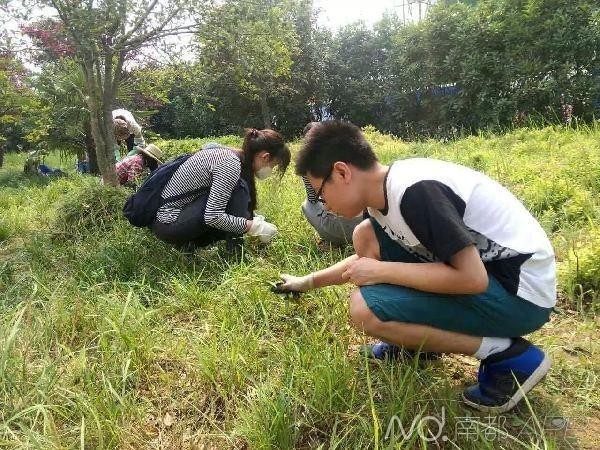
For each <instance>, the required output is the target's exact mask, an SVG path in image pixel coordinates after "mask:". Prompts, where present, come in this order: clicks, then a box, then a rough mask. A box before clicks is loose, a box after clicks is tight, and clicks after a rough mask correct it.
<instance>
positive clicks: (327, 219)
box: [302, 122, 364, 250]
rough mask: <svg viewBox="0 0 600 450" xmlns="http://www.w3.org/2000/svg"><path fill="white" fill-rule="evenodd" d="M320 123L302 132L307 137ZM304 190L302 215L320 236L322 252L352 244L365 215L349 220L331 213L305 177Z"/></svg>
mask: <svg viewBox="0 0 600 450" xmlns="http://www.w3.org/2000/svg"><path fill="white" fill-rule="evenodd" d="M318 123H319V122H309V123H308V124H307V125H306V126H305V127H304V130H303V132H302V134H303V135H304V136H305V137H306V135H307V133H309V132H310V130H311V128H312V127H313V126H315V125H317V124H318ZM302 181H303V182H304V188H305V189H306V200H304V202H303V203H302V213H303V214H304V217H306V220H308V223H310V224H311V226H312V227H313V228H314V229H315V230H316V232H317V233H318V234H319V237H320V239H321V240H320V241H319V243H318V246H319V248H320V249H322V250H327V249H329V247H330V246H336V247H337V246H343V245H346V244H348V243H352V233H353V231H354V228H355V227H356V225H358V224H359V223H360V222H362V220H363V218H364V217H363V214H362V213H361V214H359V215H358V216H356V217H352V218H350V219H347V218H345V217H342V216H338V215H337V214H335V213H333V212H331V211H329V209H328V208H327V205H326V204H325V202H324V201H323V199H322V198H320V197H319V195H318V194H317V193H316V192H315V190H314V189H313V187H312V186H311V184H310V183H309V181H308V178H307V177H305V176H303V177H302Z"/></svg>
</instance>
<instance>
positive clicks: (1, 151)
mask: <svg viewBox="0 0 600 450" xmlns="http://www.w3.org/2000/svg"><path fill="white" fill-rule="evenodd" d="M3 164H4V145H2V144H0V167H2V165H3Z"/></svg>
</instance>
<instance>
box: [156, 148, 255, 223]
mask: <svg viewBox="0 0 600 450" xmlns="http://www.w3.org/2000/svg"><path fill="white" fill-rule="evenodd" d="M241 173H242V163H241V161H240V158H239V157H238V156H237V155H236V154H235V153H234V150H233V149H229V148H226V147H222V146H220V145H217V144H207V145H205V146H204V147H203V148H202V150H201V151H199V152H197V153H196V154H194V155H192V156H190V158H189V159H188V160H187V161H186V162H184V163H183V164H182V165H181V166H180V167H179V168H178V169H177V170H176V171H175V173H174V174H173V176H172V177H171V179H170V180H169V182H168V183H167V185H166V186H165V187H164V189H163V191H162V194H161V196H162V198H163V199H164V198H169V197H173V196H176V195H180V194H183V193H186V192H191V191H194V190H196V189H201V188H207V189H209V194H208V201H207V202H206V212H205V214H204V222H205V223H206V224H207V225H209V226H211V227H213V228H217V229H219V230H224V231H230V232H233V233H237V234H242V233H244V232H245V231H246V219H245V218H244V217H236V216H232V215H230V214H227V213H226V212H225V208H226V207H227V203H228V202H229V199H230V198H231V193H232V192H233V189H234V188H235V186H236V185H237V183H238V181H239V179H240V175H241ZM197 197H198V196H193V197H186V198H183V199H181V200H177V201H174V202H169V203H166V204H164V205H163V206H161V207H160V208H159V210H158V212H157V214H156V220H157V221H158V222H161V223H173V222H175V221H176V220H177V218H178V217H179V213H180V212H181V210H182V209H183V208H184V207H185V206H186V205H188V204H189V203H191V202H192V201H194V200H195V199H196V198H197Z"/></svg>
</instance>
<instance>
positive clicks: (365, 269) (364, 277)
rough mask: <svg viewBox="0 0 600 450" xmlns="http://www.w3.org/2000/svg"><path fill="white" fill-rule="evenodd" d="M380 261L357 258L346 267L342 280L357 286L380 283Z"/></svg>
mask: <svg viewBox="0 0 600 450" xmlns="http://www.w3.org/2000/svg"><path fill="white" fill-rule="evenodd" d="M380 264H381V261H378V260H376V259H373V258H359V259H357V260H355V261H352V262H351V263H350V264H348V267H346V270H345V271H344V273H343V274H342V278H343V279H344V280H346V281H349V282H350V283H353V284H355V285H357V286H368V285H371V284H377V283H381V280H380V278H379V277H380V276H381V266H380Z"/></svg>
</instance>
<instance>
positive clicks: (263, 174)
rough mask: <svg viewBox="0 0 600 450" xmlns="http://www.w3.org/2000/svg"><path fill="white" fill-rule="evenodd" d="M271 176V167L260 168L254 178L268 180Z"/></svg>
mask: <svg viewBox="0 0 600 450" xmlns="http://www.w3.org/2000/svg"><path fill="white" fill-rule="evenodd" d="M271 175H273V168H272V167H271V166H265V167H261V168H260V169H258V170H257V171H256V178H258V179H259V180H264V179H265V178H269V177H270V176H271Z"/></svg>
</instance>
